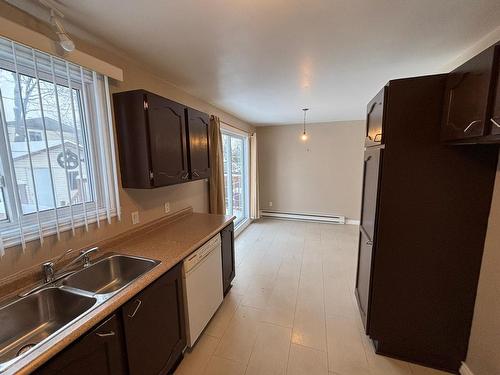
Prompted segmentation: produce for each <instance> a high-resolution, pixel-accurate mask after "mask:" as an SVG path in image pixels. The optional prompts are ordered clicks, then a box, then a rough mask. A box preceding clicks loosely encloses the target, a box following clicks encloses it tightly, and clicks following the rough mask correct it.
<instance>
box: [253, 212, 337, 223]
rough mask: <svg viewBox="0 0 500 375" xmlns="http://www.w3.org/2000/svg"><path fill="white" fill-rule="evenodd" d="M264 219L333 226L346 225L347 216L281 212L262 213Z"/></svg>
mask: <svg viewBox="0 0 500 375" xmlns="http://www.w3.org/2000/svg"><path fill="white" fill-rule="evenodd" d="M261 216H262V217H274V218H278V219H286V220H298V221H313V222H323V223H332V224H345V223H346V222H345V216H337V215H330V214H310V213H298V212H281V211H268V210H262V211H261Z"/></svg>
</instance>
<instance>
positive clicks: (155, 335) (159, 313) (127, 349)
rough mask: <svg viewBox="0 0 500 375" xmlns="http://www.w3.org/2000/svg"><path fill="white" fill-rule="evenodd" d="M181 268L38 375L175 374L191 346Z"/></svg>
mask: <svg viewBox="0 0 500 375" xmlns="http://www.w3.org/2000/svg"><path fill="white" fill-rule="evenodd" d="M181 267H182V265H181V264H178V265H176V266H175V267H174V268H172V269H171V270H170V271H168V272H167V273H166V274H164V275H163V276H161V277H160V278H159V279H158V280H156V281H155V282H153V283H152V284H151V285H149V286H148V287H147V288H146V289H144V290H143V291H142V292H140V293H139V294H137V295H136V296H134V297H133V298H132V299H131V300H130V301H128V302H127V303H125V304H124V305H123V306H122V307H121V309H119V310H118V311H117V312H116V313H115V314H113V315H111V316H110V317H109V318H107V319H106V320H105V321H104V322H102V323H100V324H98V325H97V326H96V328H94V329H92V330H91V331H90V332H89V333H87V334H86V335H85V336H83V337H82V338H81V339H80V340H78V341H77V342H75V343H73V344H72V345H70V346H69V347H68V348H67V349H65V350H64V351H62V352H61V353H60V354H58V355H56V356H55V357H54V358H53V359H51V360H50V361H49V362H47V363H46V364H45V365H43V366H42V367H41V368H40V369H38V370H36V372H35V373H36V374H39V375H55V374H58V375H88V374H91V375H122V374H124V375H126V374H130V375H163V374H168V373H170V372H171V371H172V370H173V369H174V368H175V366H176V365H177V363H179V361H180V360H181V359H182V352H183V350H184V348H185V347H186V336H185V335H186V334H185V325H184V302H183V299H182V275H181ZM120 310H121V311H120ZM127 365H128V366H127Z"/></svg>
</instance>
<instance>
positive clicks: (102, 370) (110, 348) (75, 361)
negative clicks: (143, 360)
mask: <svg viewBox="0 0 500 375" xmlns="http://www.w3.org/2000/svg"><path fill="white" fill-rule="evenodd" d="M35 374H38V375H55V374H58V375H88V374H92V375H121V374H127V364H126V359H125V348H124V347H123V331H122V325H121V322H120V319H119V317H118V316H117V315H116V314H113V315H111V316H110V317H109V318H108V319H106V320H105V321H104V322H103V323H100V324H99V325H98V326H97V327H96V328H94V329H92V331H90V332H89V333H87V334H86V335H85V336H83V337H82V338H81V339H80V340H78V341H77V342H75V343H73V344H72V345H71V346H69V347H68V348H67V349H65V350H64V351H62V352H61V353H60V354H58V355H57V356H56V357H54V358H53V359H51V360H50V361H49V362H47V363H46V364H45V365H43V366H42V367H41V368H40V369H38V370H36V371H35Z"/></svg>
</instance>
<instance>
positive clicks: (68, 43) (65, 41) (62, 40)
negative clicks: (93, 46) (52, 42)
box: [58, 34, 75, 52]
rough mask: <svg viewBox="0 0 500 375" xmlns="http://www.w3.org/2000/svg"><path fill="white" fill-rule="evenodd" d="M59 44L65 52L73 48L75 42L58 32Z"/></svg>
mask: <svg viewBox="0 0 500 375" xmlns="http://www.w3.org/2000/svg"><path fill="white" fill-rule="evenodd" d="M58 36H59V44H60V45H61V47H62V48H63V49H64V50H65V51H66V52H72V51H74V50H75V43H74V42H73V41H72V40H71V39H70V38H69V37H68V35H67V34H58Z"/></svg>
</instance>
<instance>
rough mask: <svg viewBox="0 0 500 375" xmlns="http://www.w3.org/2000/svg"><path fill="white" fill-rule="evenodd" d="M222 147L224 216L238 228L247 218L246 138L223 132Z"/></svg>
mask: <svg viewBox="0 0 500 375" xmlns="http://www.w3.org/2000/svg"><path fill="white" fill-rule="evenodd" d="M222 145H223V153H224V186H225V190H226V197H225V200H226V214H227V215H234V216H236V220H235V226H238V225H239V224H241V223H242V222H243V221H244V220H245V219H247V218H248V160H247V159H248V157H247V152H248V137H244V136H240V135H235V134H232V133H227V132H223V134H222Z"/></svg>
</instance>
